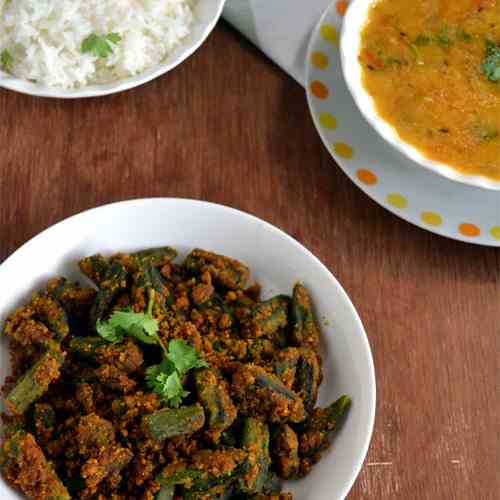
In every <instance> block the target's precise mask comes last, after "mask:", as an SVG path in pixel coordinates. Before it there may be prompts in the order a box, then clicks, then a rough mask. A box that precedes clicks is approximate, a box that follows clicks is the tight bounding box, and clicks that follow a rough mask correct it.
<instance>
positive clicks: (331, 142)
mask: <svg viewBox="0 0 500 500" xmlns="http://www.w3.org/2000/svg"><path fill="white" fill-rule="evenodd" d="M345 7H346V2H345V1H343V0H341V1H340V2H336V3H333V4H332V5H331V7H330V8H329V9H327V11H326V12H325V14H324V15H323V17H322V19H321V20H320V22H319V24H318V26H317V27H316V29H315V31H314V33H313V35H312V38H311V42H310V45H309V50H308V56H307V57H308V59H307V64H306V88H307V97H308V102H309V106H310V109H311V113H312V116H313V119H314V123H315V125H316V128H317V129H318V131H319V134H320V135H321V138H322V140H323V142H324V144H325V146H326V147H327V148H328V150H329V151H330V153H331V155H332V156H333V158H334V159H335V161H336V162H337V163H338V165H339V166H340V167H341V168H342V170H343V171H344V172H345V173H346V174H347V175H348V176H349V177H350V178H351V180H352V181H353V182H354V183H355V184H356V185H357V186H358V187H359V188H360V189H362V190H363V191H364V192H365V193H366V194H367V195H368V196H370V197H371V198H373V199H374V200H375V201H376V202H378V203H379V204H380V205H382V206H383V207H385V208H386V209H388V210H390V211H391V212H393V213H394V214H396V215H398V216H399V217H402V218H403V219H405V220H407V221H408V222H411V223H412V224H415V225H417V226H419V227H421V228H423V229H426V230H428V231H432V232H434V233H436V234H440V235H442V236H447V237H449V238H453V239H457V240H461V241H466V242H469V243H476V244H479V245H488V246H497V247H500V193H499V192H498V191H496V192H495V191H488V190H484V189H480V188H475V187H472V186H467V185H464V184H460V183H458V182H453V181H450V180H448V179H445V178H443V177H441V176H439V175H437V174H434V173H432V172H430V171H428V170H426V169H424V168H422V167H420V166H419V165H418V164H416V163H414V162H412V161H411V160H410V159H408V158H406V157H405V156H403V155H402V154H401V153H399V152H398V151H396V150H394V149H393V148H392V147H391V146H390V145H388V144H387V143H386V142H385V141H384V140H383V139H382V138H381V137H380V136H379V135H378V134H377V132H375V130H373V129H372V127H371V126H370V125H369V124H368V122H366V121H365V119H364V118H363V116H362V115H361V114H360V113H359V110H358V109H357V107H356V104H355V103H354V101H353V99H352V97H351V94H350V93H349V90H348V88H347V86H346V84H345V82H344V78H343V75H342V68H341V65H340V54H339V47H338V44H339V33H340V29H341V24H342V16H343V14H344V13H345Z"/></svg>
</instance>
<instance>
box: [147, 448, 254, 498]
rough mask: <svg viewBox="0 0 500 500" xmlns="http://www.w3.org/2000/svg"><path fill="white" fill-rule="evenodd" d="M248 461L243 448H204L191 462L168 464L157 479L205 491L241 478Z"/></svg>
mask: <svg viewBox="0 0 500 500" xmlns="http://www.w3.org/2000/svg"><path fill="white" fill-rule="evenodd" d="M217 464H224V467H217ZM248 465H249V464H248V456H247V453H246V452H244V451H243V450H238V449H231V448H229V449H224V450H201V451H198V452H197V453H195V454H194V456H193V457H192V458H191V463H190V464H188V463H186V462H183V461H181V462H174V463H172V464H170V465H167V466H166V467H165V468H164V469H163V470H162V471H161V473H160V474H159V475H157V476H156V480H157V481H158V482H159V483H160V484H161V485H162V486H174V485H183V487H184V488H185V490H186V491H190V492H196V491H205V490H208V489H210V488H213V487H216V486H218V485H221V484H224V483H227V482H229V481H231V480H235V479H237V478H238V477H240V475H241V474H244V473H245V471H246V470H247V468H248Z"/></svg>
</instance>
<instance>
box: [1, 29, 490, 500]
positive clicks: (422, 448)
mask: <svg viewBox="0 0 500 500" xmlns="http://www.w3.org/2000/svg"><path fill="white" fill-rule="evenodd" d="M0 145H1V155H0V170H1V171H0V176H1V177H0V200H1V205H0V207H1V211H0V235H1V237H0V261H1V260H2V259H4V258H5V257H6V256H7V255H9V254H10V253H11V252H13V251H14V250H15V249H16V248H17V247H18V246H19V245H21V244H22V243H23V242H24V241H26V240H27V239H28V238H30V237H32V236H33V235H35V234H37V233H38V232H40V231H41V230H42V229H44V228H46V227H47V226H49V225H51V224H53V223H55V222H57V221H59V220H61V219H63V218H65V217H67V216H70V215H72V214H75V213H77V212H80V211H82V210H85V209H87V208H90V207H94V206H96V205H101V204H104V203H108V202H112V201H116V200H123V199H127V198H136V197H147V196H176V197H190V198H200V199H205V200H210V201H214V202H218V203H223V204H226V205H231V206H233V207H237V208H240V209H242V210H245V211H248V212H250V213H252V214H255V215H257V216H259V217H261V218H263V219H265V220H267V221H269V222H271V223H272V224H275V225H277V226H278V227H280V228H282V229H284V230H285V231H287V232H288V233H290V234H291V235H293V236H294V237H295V238H297V239H298V240H299V241H301V242H302V243H303V244H304V245H305V246H306V247H308V248H309V249H310V250H312V252H314V253H315V254H316V255H317V256H318V257H319V258H320V259H321V260H322V261H323V262H324V263H325V264H326V265H327V266H328V267H329V268H330V269H331V270H332V271H333V272H334V274H335V275H336V276H337V277H338V278H339V279H340V281H341V282H342V284H343V285H344V287H345V288H346V290H347V292H348V293H349V295H350V296H351V298H352V300H353V302H354V303H355V305H356V306H357V308H358V310H359V312H360V314H361V316H362V319H363V320H364V323H365V325H366V329H367V332H368V335H369V338H370V342H371V345H372V348H373V353H374V356H375V364H376V369H377V379H378V408H377V411H378V413H377V422H376V429H375V433H374V437H373V441H372V445H371V448H370V452H369V455H368V458H367V460H366V463H365V466H364V469H363V472H362V473H361V475H360V477H359V479H358V481H357V482H356V485H355V487H354V488H353V490H352V492H351V494H350V498H351V499H353V500H358V499H368V498H370V499H382V498H383V499H394V498H405V499H429V500H441V499H442V500H471V499H478V500H479V499H480V500H488V499H492V500H496V499H498V498H499V497H498V494H499V493H498V492H499V491H500V475H499V474H498V470H499V463H500V451H499V450H500V434H499V433H500V431H499V412H500V391H499V390H498V387H499V372H500V370H499V368H500V366H499V359H500V356H499V353H500V341H499V339H500V335H499V330H500V252H499V250H494V249H488V248H480V247H475V246H468V245H465V244H462V243H458V242H454V241H451V240H447V239H444V238H441V237H438V236H434V235H432V234H430V233H427V232H424V231H422V230H420V229H417V228H415V227H413V226H411V225H409V224H407V223H406V222H403V221H401V220H399V219H397V218H396V217H394V216H393V215H391V214H389V213H388V212H386V211H385V210H383V209H382V208H380V207H379V206H378V205H376V204H375V203H373V202H372V201H371V200H369V199H368V198H367V197H366V196H365V195H364V194H363V193H362V192H361V191H359V190H358V189H357V188H356V187H355V186H354V185H353V184H352V183H351V182H350V181H349V180H348V179H347V178H346V177H345V175H344V174H343V173H342V172H341V171H340V169H338V168H337V167H336V166H335V164H334V163H333V161H332V160H331V158H330V156H329V155H328V153H327V152H326V151H325V150H324V148H323V147H322V145H321V143H320V140H319V138H318V136H317V135H316V132H315V130H314V128H313V125H312V122H311V119H310V117H309V113H308V109H307V105H306V101H305V99H304V91H303V89H301V88H300V87H299V86H298V85H297V84H296V83H294V82H293V81H292V80H291V79H290V78H289V77H287V76H286V75H285V74H283V73H282V72H281V71H280V70H279V69H278V68H276V67H275V66H273V65H272V64H271V63H270V62H269V61H268V60H266V59H265V58H264V57H263V56H262V55H261V54H260V53H259V52H258V51H257V50H256V49H254V48H253V47H252V46H250V45H249V44H247V43H246V42H245V41H243V40H242V39H241V38H240V37H239V35H237V34H235V33H234V32H233V31H232V30H231V29H230V28H228V27H227V26H225V25H221V26H219V27H218V29H217V30H216V32H215V33H214V34H213V36H212V37H211V38H210V39H209V41H208V42H207V43H206V45H205V46H204V47H203V48H202V49H201V50H200V51H199V52H197V53H196V55H195V56H193V57H192V58H191V59H189V60H188V61H187V62H186V63H185V64H183V65H182V66H181V67H180V68H178V69H177V70H175V71H173V72H172V73H170V74H168V75H166V76H164V77H163V78H160V79H158V80H156V81H154V82H152V83H149V84H147V85H145V86H143V87H141V88H139V89H135V90H132V91H129V92H127V93H124V94H121V95H117V96H113V97H107V98H103V99H93V100H86V101H73V102H63V101H50V100H42V99H34V98H30V97H26V96H22V95H16V94H14V93H12V92H7V91H0Z"/></svg>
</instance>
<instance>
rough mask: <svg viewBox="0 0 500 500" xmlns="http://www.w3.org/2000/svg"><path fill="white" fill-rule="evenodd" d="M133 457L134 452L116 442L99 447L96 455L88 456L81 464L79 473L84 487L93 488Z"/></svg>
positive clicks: (122, 467)
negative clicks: (83, 481)
mask: <svg viewBox="0 0 500 500" xmlns="http://www.w3.org/2000/svg"><path fill="white" fill-rule="evenodd" d="M133 457H134V454H133V453H132V452H131V451H130V450H129V449H128V448H122V447H121V446H120V445H117V444H114V445H112V446H109V447H104V448H101V450H100V451H99V454H98V455H97V457H95V458H94V457H91V458H89V459H88V460H87V461H86V462H85V463H84V464H83V466H82V469H81V474H82V478H83V479H84V480H85V485H86V487H87V488H89V489H91V490H93V489H95V488H96V487H97V485H98V484H99V483H100V482H101V481H103V480H104V479H106V478H107V477H108V476H110V475H114V474H118V473H119V472H120V471H121V470H122V469H124V468H125V467H126V466H127V465H128V464H129V463H130V461H131V460H132V458H133Z"/></svg>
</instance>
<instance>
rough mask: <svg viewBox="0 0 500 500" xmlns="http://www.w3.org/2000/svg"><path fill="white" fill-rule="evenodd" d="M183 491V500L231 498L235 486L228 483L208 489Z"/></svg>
mask: <svg viewBox="0 0 500 500" xmlns="http://www.w3.org/2000/svg"><path fill="white" fill-rule="evenodd" d="M182 493H183V494H182V499H183V500H229V499H230V498H232V496H233V493H234V488H233V487H232V486H231V485H228V484H221V485H220V486H214V487H213V488H210V489H208V490H206V491H192V490H189V489H184V491H183V492H182Z"/></svg>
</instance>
